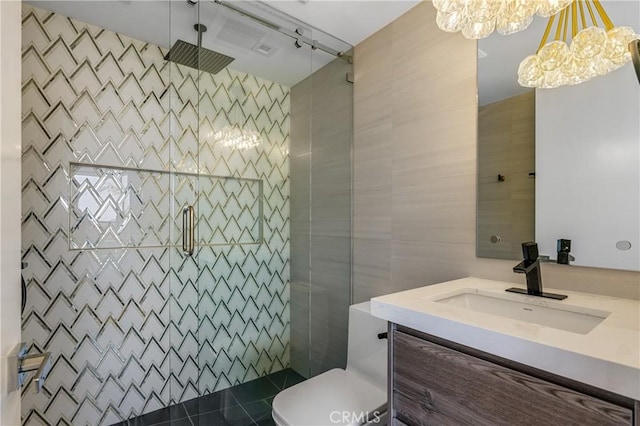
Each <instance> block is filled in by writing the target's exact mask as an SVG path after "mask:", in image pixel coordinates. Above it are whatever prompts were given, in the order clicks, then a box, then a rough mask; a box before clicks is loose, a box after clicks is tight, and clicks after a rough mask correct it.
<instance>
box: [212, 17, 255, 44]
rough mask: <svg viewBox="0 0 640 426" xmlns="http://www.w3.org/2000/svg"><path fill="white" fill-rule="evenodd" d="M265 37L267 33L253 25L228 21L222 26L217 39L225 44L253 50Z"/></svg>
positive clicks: (233, 20) (232, 20)
mask: <svg viewBox="0 0 640 426" xmlns="http://www.w3.org/2000/svg"><path fill="white" fill-rule="evenodd" d="M264 36H265V33H264V32H263V31H260V30H258V29H257V28H255V27H253V26H251V25H247V24H245V23H243V22H240V21H237V20H235V19H227V20H226V22H225V23H224V24H223V25H222V29H221V30H220V32H219V33H218V36H217V38H218V40H221V41H224V42H225V43H229V44H232V45H234V46H238V47H241V48H243V49H246V50H251V49H252V48H253V47H254V46H256V45H257V44H258V43H259V42H260V40H262V37H264Z"/></svg>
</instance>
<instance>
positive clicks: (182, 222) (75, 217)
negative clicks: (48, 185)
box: [69, 163, 263, 250]
mask: <svg viewBox="0 0 640 426" xmlns="http://www.w3.org/2000/svg"><path fill="white" fill-rule="evenodd" d="M69 170H70V178H69V200H71V206H70V208H69V248H70V249H71V250H82V249H119V248H142V247H146V248H151V247H169V246H179V245H180V244H183V243H184V241H185V238H190V237H191V236H193V238H194V239H195V240H196V241H194V243H195V244H197V245H198V246H207V245H226V244H260V243H261V242H262V198H263V197H262V195H263V194H262V180H260V179H246V178H234V177H225V176H211V175H201V174H191V173H174V172H163V171H153V170H143V169H133V168H122V167H112V166H100V165H94V164H80V163H71V164H70V166H69ZM168 188H172V191H167V189H168ZM192 200H195V202H192ZM191 214H192V215H193V217H188V218H185V216H186V215H191ZM190 233H191V234H192V235H191V236H190V235H188V234H190ZM188 244H191V242H189V243H188Z"/></svg>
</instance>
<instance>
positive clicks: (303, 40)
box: [212, 0, 352, 63]
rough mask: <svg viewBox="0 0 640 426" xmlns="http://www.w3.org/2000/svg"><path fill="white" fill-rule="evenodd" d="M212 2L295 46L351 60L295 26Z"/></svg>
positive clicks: (224, 3) (229, 5) (215, 1)
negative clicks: (304, 46) (290, 28)
mask: <svg viewBox="0 0 640 426" xmlns="http://www.w3.org/2000/svg"><path fill="white" fill-rule="evenodd" d="M212 1H213V3H216V4H218V5H220V6H223V7H225V8H227V9H229V10H231V11H233V12H235V13H238V14H240V15H242V16H245V17H247V18H250V19H252V20H253V21H256V22H258V23H259V24H261V25H264V26H265V27H268V28H271V29H272V30H276V31H278V32H279V33H281V34H284V35H286V36H287V37H291V38H292V39H294V42H295V44H296V46H297V47H302V44H306V45H308V46H311V48H312V49H313V50H316V49H318V50H322V51H323V52H325V53H328V54H330V55H333V56H335V57H337V58H341V59H344V60H346V61H347V62H349V63H351V62H352V57H351V56H350V55H347V54H345V53H344V52H340V51H338V50H335V49H333V48H331V47H329V46H327V45H325V44H322V43H320V42H318V41H317V40H312V39H310V38H308V37H305V36H304V35H302V31H301V29H300V28H297V29H296V30H295V31H291V30H289V29H287V28H282V27H280V26H279V25H276V24H274V23H273V22H269V21H267V20H265V19H263V18H261V17H259V16H256V15H254V14H252V13H250V12H247V11H244V10H242V9H240V8H238V7H236V6H234V5H233V4H231V3H230V2H229V1H222V0H212Z"/></svg>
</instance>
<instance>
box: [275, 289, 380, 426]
mask: <svg viewBox="0 0 640 426" xmlns="http://www.w3.org/2000/svg"><path fill="white" fill-rule="evenodd" d="M386 332H387V322H386V321H384V320H381V319H378V318H376V317H373V316H371V304H370V302H364V303H359V304H357V305H352V306H350V307H349V340H348V348H347V368H346V369H344V370H343V369H341V368H334V369H333V370H329V371H327V372H325V373H322V374H320V375H318V376H316V377H312V378H311V379H309V380H306V381H304V382H302V383H298V384H297V385H295V386H292V387H290V388H288V389H285V390H283V391H282V392H280V393H279V394H278V395H276V397H275V398H274V400H273V404H272V416H273V420H274V421H275V423H276V425H278V426H331V425H340V426H360V425H385V424H386V417H387V414H386V405H387V339H386V335H385V336H378V334H380V333H386Z"/></svg>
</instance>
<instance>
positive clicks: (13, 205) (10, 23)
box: [0, 0, 21, 426]
mask: <svg viewBox="0 0 640 426" xmlns="http://www.w3.org/2000/svg"><path fill="white" fill-rule="evenodd" d="M20 10H21V3H20V2H19V1H6V0H2V1H0V194H1V197H0V424H1V425H3V426H11V425H18V424H20V393H19V392H16V391H13V390H12V389H10V384H9V380H8V378H9V377H8V372H9V368H16V367H15V366H14V365H10V364H9V363H8V362H7V354H8V353H9V352H10V351H11V349H12V348H13V347H14V346H15V345H16V344H17V343H18V342H19V341H20V284H19V283H20V179H19V176H20V151H21V149H20V145H21V142H20V102H21V95H20V63H21V60H20V39H21V27H20V25H21V24H20Z"/></svg>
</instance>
